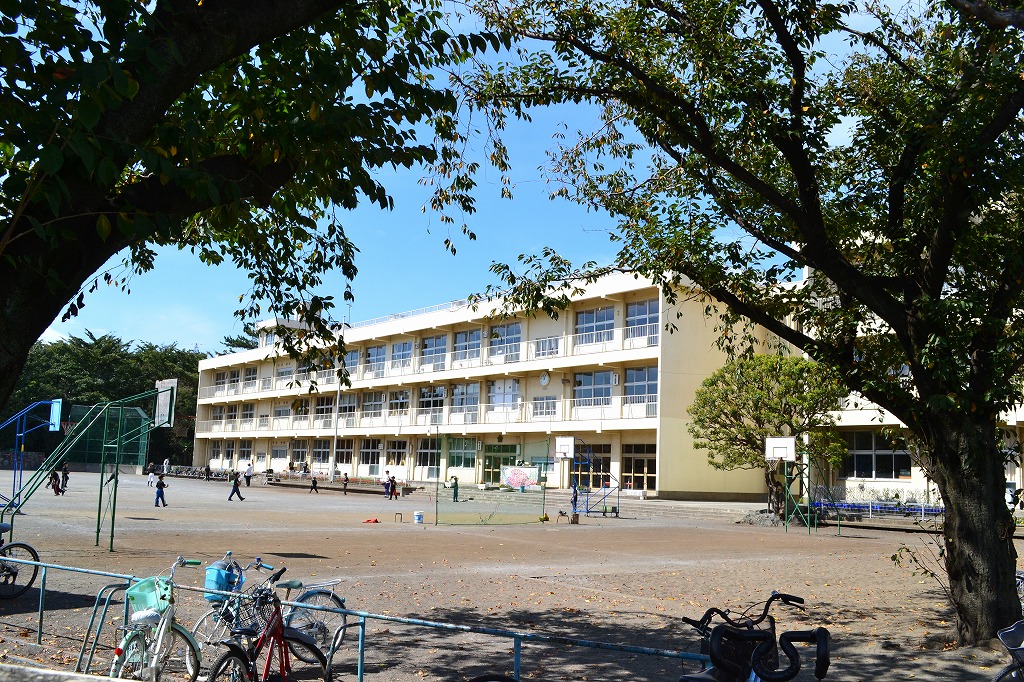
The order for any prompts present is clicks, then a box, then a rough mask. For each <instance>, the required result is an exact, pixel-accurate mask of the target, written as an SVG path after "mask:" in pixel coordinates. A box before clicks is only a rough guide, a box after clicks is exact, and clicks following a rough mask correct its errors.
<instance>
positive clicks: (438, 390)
mask: <svg viewBox="0 0 1024 682" xmlns="http://www.w3.org/2000/svg"><path fill="white" fill-rule="evenodd" d="M616 378H617V375H615V373H614V372H612V371H611V370H602V371H598V372H577V373H576V374H575V384H574V386H573V398H574V399H575V400H576V401H577V405H610V404H611V400H612V386H613V385H615V384H616V383H617V381H616ZM623 388H624V394H625V396H626V401H627V402H649V401H650V400H651V399H652V398H653V397H654V396H657V395H658V368H657V367H631V368H628V369H626V384H625V386H624V387H623ZM414 390H415V395H416V407H417V409H418V410H420V411H428V412H430V411H439V410H441V409H443V408H444V401H445V399H446V398H448V397H449V396H448V394H449V392H450V393H451V396H450V398H451V402H450V408H451V411H452V412H456V413H457V412H476V411H477V409H478V407H479V405H480V384H479V383H475V382H474V383H468V384H454V385H452V387H451V390H450V391H449V389H448V387H447V386H440V385H431V386H422V387H420V388H418V389H409V388H402V389H398V390H395V391H364V392H362V393H342V394H341V395H340V396H339V402H338V410H337V412H338V414H342V415H345V414H354V413H355V412H357V411H358V410H359V406H360V402H361V403H362V413H363V416H366V417H380V416H383V415H384V414H385V412H386V413H387V414H388V415H403V414H408V413H409V409H410V407H411V406H412V400H413V395H414ZM487 397H488V404H490V405H508V406H515V405H518V404H519V402H520V395H519V379H505V380H499V381H490V382H488V395H487ZM334 401H335V396H333V395H325V396H319V397H317V398H300V399H298V400H295V401H294V402H291V403H287V404H279V405H275V406H274V408H273V416H274V417H289V416H293V415H294V416H304V415H309V414H310V410H312V414H313V415H314V416H321V417H329V416H331V415H333V414H334V413H335V409H334ZM556 405H557V398H556V397H555V396H537V397H535V398H534V399H533V407H534V414H535V415H537V416H545V415H548V416H553V415H554V414H555V410H556ZM255 416H256V403H242V404H241V405H238V404H235V405H214V406H213V407H211V412H210V418H211V419H212V420H214V421H220V420H224V419H227V420H229V421H230V420H235V419H238V418H241V419H252V418H254V417H255ZM260 416H269V415H260Z"/></svg>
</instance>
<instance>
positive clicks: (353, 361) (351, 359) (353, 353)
mask: <svg viewBox="0 0 1024 682" xmlns="http://www.w3.org/2000/svg"><path fill="white" fill-rule="evenodd" d="M341 366H342V367H344V368H345V369H347V370H348V371H349V372H354V371H355V370H356V368H357V367H359V349H358V348H357V349H355V350H348V351H345V355H344V356H342V358H341Z"/></svg>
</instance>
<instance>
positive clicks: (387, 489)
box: [381, 471, 391, 499]
mask: <svg viewBox="0 0 1024 682" xmlns="http://www.w3.org/2000/svg"><path fill="white" fill-rule="evenodd" d="M381 483H383V484H384V497H385V498H386V499H391V472H390V471H385V472H384V479H383V480H382V481H381Z"/></svg>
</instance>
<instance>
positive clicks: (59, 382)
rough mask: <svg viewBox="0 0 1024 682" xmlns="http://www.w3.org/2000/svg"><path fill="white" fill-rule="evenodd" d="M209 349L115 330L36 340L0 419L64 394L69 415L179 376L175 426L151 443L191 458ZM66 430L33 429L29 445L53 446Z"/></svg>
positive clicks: (163, 430)
mask: <svg viewBox="0 0 1024 682" xmlns="http://www.w3.org/2000/svg"><path fill="white" fill-rule="evenodd" d="M205 357H206V355H205V353H202V352H200V351H197V350H193V351H189V350H182V349H180V348H178V347H177V346H176V345H174V344H171V345H167V346H160V345H156V344H152V343H141V344H138V345H136V344H135V343H134V342H132V341H123V340H121V339H120V338H118V337H116V336H113V335H111V334H104V335H102V336H96V335H95V334H93V333H92V332H88V331H87V332H86V334H85V338H79V337H77V336H72V337H71V338H69V339H67V340H64V341H55V342H52V343H43V342H39V343H36V344H35V345H34V346H33V347H32V350H31V351H30V352H29V355H28V359H27V361H26V363H25V367H24V369H23V371H22V373H21V375H20V376H19V377H17V381H16V383H15V386H14V390H13V392H12V393H11V399H10V401H9V406H10V408H9V409H7V410H3V411H0V421H3V420H4V419H6V418H7V417H9V416H11V415H12V414H14V413H15V412H17V411H18V410H20V409H22V408H24V407H25V406H27V405H30V404H32V403H33V402H36V401H38V400H52V399H53V398H60V399H61V400H63V401H64V410H65V415H66V414H67V412H66V411H67V410H70V409H71V406H72V405H95V404H97V403H106V402H111V401H114V400H120V399H122V398H128V397H131V396H133V395H138V394H140V393H144V392H146V391H151V390H153V387H154V386H155V384H156V382H157V381H158V380H160V379H177V380H178V390H177V392H176V393H175V399H174V412H175V420H174V425H173V426H172V427H171V428H169V429H168V428H161V429H156V430H155V431H154V432H153V433H152V434H151V436H150V444H151V447H152V448H154V449H159V451H160V452H165V453H168V456H169V457H170V458H171V460H172V461H175V462H183V461H184V462H191V457H190V456H186V453H189V452H191V450H192V444H193V440H194V436H195V413H196V398H197V395H198V391H199V361H200V360H202V359H203V358H205ZM61 437H62V436H61V434H59V433H49V432H47V431H45V430H36V431H33V432H32V433H31V434H30V435H29V439H30V441H29V448H30V449H38V450H49V449H52V448H54V447H56V445H57V444H58V443H59V442H60V438H61Z"/></svg>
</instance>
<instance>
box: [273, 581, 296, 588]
mask: <svg viewBox="0 0 1024 682" xmlns="http://www.w3.org/2000/svg"><path fill="white" fill-rule="evenodd" d="M274 587H276V588H277V589H279V590H301V589H302V581H301V580H282V581H281V582H279V583H274Z"/></svg>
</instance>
